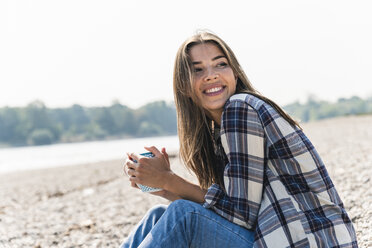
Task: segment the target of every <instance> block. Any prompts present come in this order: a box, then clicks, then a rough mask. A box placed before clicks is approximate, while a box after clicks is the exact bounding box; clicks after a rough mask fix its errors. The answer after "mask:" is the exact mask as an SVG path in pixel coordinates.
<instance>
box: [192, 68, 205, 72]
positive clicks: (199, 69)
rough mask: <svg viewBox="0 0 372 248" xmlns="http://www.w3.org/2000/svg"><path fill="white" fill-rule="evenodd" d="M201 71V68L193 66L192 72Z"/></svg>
mask: <svg viewBox="0 0 372 248" xmlns="http://www.w3.org/2000/svg"><path fill="white" fill-rule="evenodd" d="M201 71H203V69H202V68H197V67H194V72H195V73H198V72H201Z"/></svg>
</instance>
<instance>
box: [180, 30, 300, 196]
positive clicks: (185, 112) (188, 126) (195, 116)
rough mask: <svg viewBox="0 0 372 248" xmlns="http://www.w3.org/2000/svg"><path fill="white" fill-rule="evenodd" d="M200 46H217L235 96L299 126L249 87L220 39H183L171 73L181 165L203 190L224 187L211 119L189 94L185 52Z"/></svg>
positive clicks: (190, 71)
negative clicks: (232, 77)
mask: <svg viewBox="0 0 372 248" xmlns="http://www.w3.org/2000/svg"><path fill="white" fill-rule="evenodd" d="M202 43H213V44H215V45H217V46H218V47H219V48H220V49H221V51H222V52H223V53H224V55H225V56H226V58H227V60H228V62H229V65H230V67H231V68H232V70H233V72H234V75H235V76H236V77H237V85H236V92H235V93H249V94H252V95H255V96H257V97H259V98H260V99H262V100H264V101H265V102H267V103H268V104H270V105H271V106H272V107H273V108H275V109H276V110H277V111H278V112H279V113H280V114H281V115H282V116H283V118H285V119H286V120H287V121H288V122H289V123H290V124H292V125H294V126H298V127H299V125H298V123H297V122H296V121H295V120H293V119H292V118H291V117H290V116H289V115H288V114H287V113H285V112H284V111H283V110H282V109H281V108H280V107H279V106H278V105H277V104H275V103H274V102H273V101H271V100H270V99H268V98H266V97H264V96H262V95H261V94H260V93H259V92H258V91H257V90H255V89H254V88H253V86H252V84H251V83H250V81H249V80H248V77H247V76H246V74H245V73H244V71H243V69H242V68H241V66H240V64H239V62H238V60H237V59H236V57H235V55H234V53H233V51H232V50H231V49H230V47H229V46H228V45H227V44H226V43H225V42H224V41H223V40H222V39H221V38H219V37H218V36H217V35H215V34H212V33H210V32H199V33H197V34H195V35H193V36H192V37H190V38H189V39H187V40H186V41H185V42H184V43H183V44H182V45H181V47H180V48H179V49H178V52H177V55H176V60H175V65H174V71H173V91H174V100H175V104H176V109H177V128H178V136H179V140H180V157H181V159H182V160H183V161H184V163H185V165H186V166H187V167H188V168H189V169H191V170H192V171H193V172H194V173H195V175H196V176H197V178H198V180H199V184H200V186H201V187H202V188H203V189H206V188H208V187H209V186H210V185H211V184H212V183H217V184H218V185H220V186H221V187H224V184H223V169H224V168H221V167H220V166H217V164H218V163H217V162H216V158H215V155H214V148H213V142H212V139H213V137H212V133H211V128H210V124H209V123H210V121H211V120H210V119H209V117H208V116H207V115H206V113H205V111H204V110H203V109H202V107H201V106H199V105H198V104H196V102H197V100H196V99H195V94H193V87H192V83H193V81H194V80H193V65H192V61H191V59H190V56H189V51H190V49H191V47H193V46H194V45H197V44H202Z"/></svg>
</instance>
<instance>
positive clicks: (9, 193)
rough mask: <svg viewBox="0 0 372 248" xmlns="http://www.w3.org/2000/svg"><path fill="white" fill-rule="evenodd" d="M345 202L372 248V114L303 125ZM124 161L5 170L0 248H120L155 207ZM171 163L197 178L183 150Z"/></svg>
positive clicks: (362, 243)
mask: <svg viewBox="0 0 372 248" xmlns="http://www.w3.org/2000/svg"><path fill="white" fill-rule="evenodd" d="M302 127H303V129H304V132H305V134H306V135H307V136H308V137H309V138H310V140H311V141H312V143H313V144H314V146H315V147H316V149H317V150H318V152H319V153H320V155H321V157H322V159H323V162H324V163H325V165H326V167H327V170H328V172H329V174H330V176H331V178H332V180H333V182H334V184H335V186H336V189H337V190H338V193H339V194H340V196H341V199H342V200H343V202H344V205H345V207H346V209H347V211H348V214H349V216H350V218H351V219H352V221H353V223H354V227H355V229H356V232H357V236H358V243H359V247H372V231H371V230H372V225H371V217H372V191H371V186H372V184H371V177H372V116H371V115H366V116H357V117H355V116H351V117H341V118H335V119H328V120H323V121H317V122H312V123H305V124H302ZM123 162H124V161H122V160H120V161H119V160H114V161H105V162H97V163H91V164H82V165H76V166H66V167H58V168H50V169H39V170H30V171H20V172H13V173H7V174H0V248H3V247H6V248H8V247H11V248H13V247H33V248H41V247H43V248H44V247H119V245H120V243H121V242H122V241H123V239H124V238H125V237H126V236H127V235H128V233H129V232H130V230H131V229H133V227H134V226H135V225H136V223H137V222H138V221H139V220H140V219H141V218H142V216H143V215H144V214H145V213H146V211H147V210H148V209H149V208H151V207H152V206H154V205H155V204H169V202H168V201H167V200H164V199H162V198H159V197H157V196H153V195H150V194H147V193H142V192H141V191H140V190H138V189H134V188H131V187H130V184H129V181H128V177H127V176H126V175H124V173H123V170H122V165H123ZM171 167H172V169H173V170H174V171H175V172H176V173H177V174H179V175H181V176H183V177H185V178H187V179H188V180H189V181H192V182H196V179H195V177H194V176H193V175H192V174H190V173H189V172H188V171H187V170H186V169H185V168H184V166H183V165H182V163H181V161H180V159H179V158H178V155H177V153H174V154H172V158H171Z"/></svg>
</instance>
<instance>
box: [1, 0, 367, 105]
mask: <svg viewBox="0 0 372 248" xmlns="http://www.w3.org/2000/svg"><path fill="white" fill-rule="evenodd" d="M371 13H372V1H370V0H365V1H358V0H350V1H340V0H335V1H327V0H311V1H310V0H309V1H301V0H292V1H288V0H282V1H277V0H271V1H259V0H256V1H247V0H241V1H234V0H231V1H226V0H224V1H219V0H206V1H202V0H195V1H194V0H187V1H176V0H166V1H162V0H158V1H153V0H146V1H141V0H135V1H127V0H112V1H92V0H64V1H55V0H27V1H26V0H25V1H17V0H5V1H4V0H2V1H0V107H2V106H25V105H27V104H28V103H30V102H31V101H33V100H36V99H39V100H41V101H43V102H44V103H45V104H46V105H47V106H48V107H67V106H70V105H72V104H74V103H77V104H81V105H84V106H101V105H106V106H107V105H110V104H111V103H112V101H113V100H114V99H116V100H119V101H120V102H121V103H122V104H125V105H127V106H130V107H133V108H136V107H139V106H141V105H144V104H146V103H148V102H151V101H155V100H166V101H172V100H173V89H172V73H173V63H174V58H175V54H176V51H177V49H178V47H179V46H180V45H181V43H182V42H183V41H184V40H185V39H186V38H187V37H189V36H190V35H192V34H194V33H195V31H196V30H198V29H208V30H211V31H213V32H214V33H216V34H217V35H219V36H220V37H221V38H222V39H224V40H225V41H226V42H227V43H228V44H229V45H230V47H231V48H232V49H233V51H234V52H235V54H236V56H237V58H238V60H239V61H240V63H241V65H242V67H243V69H244V70H245V72H246V73H247V75H248V77H249V79H250V80H251V82H252V83H253V85H254V86H255V87H256V88H257V89H258V90H259V91H260V92H261V93H263V94H264V95H265V96H267V97H269V98H271V99H272V100H274V101H276V102H277V103H279V104H281V105H284V104H287V103H291V102H293V101H296V100H300V101H305V100H306V99H307V97H308V96H309V95H310V94H313V95H316V96H318V97H319V98H320V99H324V100H331V101H334V100H336V99H337V98H339V97H350V96H352V95H358V96H361V97H368V96H372V73H371V72H372V45H371V44H372V32H371V25H372V15H371Z"/></svg>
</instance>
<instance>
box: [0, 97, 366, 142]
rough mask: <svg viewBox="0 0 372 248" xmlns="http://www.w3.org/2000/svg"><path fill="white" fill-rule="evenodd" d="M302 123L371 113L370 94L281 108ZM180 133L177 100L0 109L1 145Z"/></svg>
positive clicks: (311, 100)
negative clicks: (137, 104)
mask: <svg viewBox="0 0 372 248" xmlns="http://www.w3.org/2000/svg"><path fill="white" fill-rule="evenodd" d="M283 108H284V109H285V110H286V111H287V112H288V113H289V114H290V115H292V116H293V117H294V118H296V119H298V120H300V121H301V122H308V121H315V120H320V119H325V118H331V117H336V116H343V115H359V114H372V97H370V98H368V99H361V98H360V97H357V96H354V97H351V98H348V99H346V98H340V99H339V100H338V101H337V102H334V103H332V102H327V101H321V100H317V99H315V98H314V97H310V98H309V99H308V100H307V102H306V103H303V104H301V103H299V102H295V103H292V104H289V105H286V106H284V107H283ZM175 134H177V120H176V109H175V106H174V104H173V103H166V102H164V101H157V102H152V103H149V104H147V105H144V106H143V107H140V108H138V109H132V108H129V107H127V106H125V105H122V104H120V103H119V102H114V103H113V104H112V105H111V106H109V107H83V106H81V105H77V104H75V105H72V106H71V107H68V108H54V109H51V108H47V107H46V106H45V104H44V103H43V102H41V101H35V102H32V103H30V104H28V105H27V106H26V107H3V108H0V146H24V145H45V144H52V143H60V142H79V141H90V140H103V139H118V138H132V137H146V136H162V135H175Z"/></svg>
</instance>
